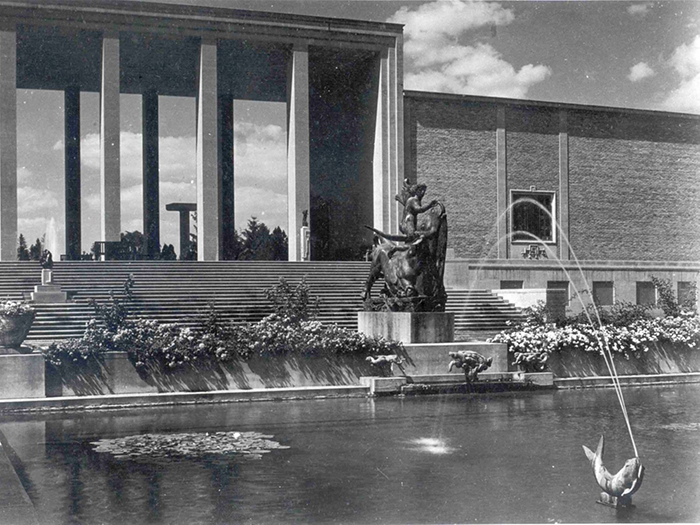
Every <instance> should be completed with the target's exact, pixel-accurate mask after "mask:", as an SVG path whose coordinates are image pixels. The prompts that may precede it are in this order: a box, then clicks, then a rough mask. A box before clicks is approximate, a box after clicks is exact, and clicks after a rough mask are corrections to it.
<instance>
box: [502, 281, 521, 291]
mask: <svg viewBox="0 0 700 525" xmlns="http://www.w3.org/2000/svg"><path fill="white" fill-rule="evenodd" d="M522 287H523V282H522V281H501V290H520V289H521V288H522Z"/></svg>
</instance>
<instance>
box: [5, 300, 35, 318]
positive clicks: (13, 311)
mask: <svg viewBox="0 0 700 525" xmlns="http://www.w3.org/2000/svg"><path fill="white" fill-rule="evenodd" d="M33 311H34V308H32V306H31V305H30V304H27V303H25V302H22V301H5V302H4V303H0V315H3V316H5V317H19V316H20V315H24V314H28V313H30V312H33Z"/></svg>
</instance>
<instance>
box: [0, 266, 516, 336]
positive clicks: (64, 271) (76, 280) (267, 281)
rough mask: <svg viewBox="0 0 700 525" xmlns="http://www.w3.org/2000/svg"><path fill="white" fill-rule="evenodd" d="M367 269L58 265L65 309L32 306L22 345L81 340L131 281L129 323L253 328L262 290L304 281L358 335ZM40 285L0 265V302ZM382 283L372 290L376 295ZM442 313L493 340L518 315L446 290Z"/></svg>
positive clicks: (32, 276) (34, 275) (478, 296)
mask: <svg viewBox="0 0 700 525" xmlns="http://www.w3.org/2000/svg"><path fill="white" fill-rule="evenodd" d="M368 271H369V263H367V262H348V261H344V262H325V261H324V262H321V261H319V262H304V263H293V262H281V261H221V262H189V261H133V262H129V261H108V262H93V261H86V262H78V261H72V262H56V263H55V265H54V269H53V278H54V282H55V283H56V284H59V285H60V286H61V288H62V289H63V291H65V292H67V293H68V297H69V302H67V303H61V304H37V305H36V308H37V316H36V320H35V322H34V325H33V327H32V330H31V332H30V333H29V337H28V340H30V341H31V340H34V341H36V340H51V339H62V338H66V337H79V336H80V335H82V333H83V329H84V327H85V323H86V321H87V320H88V319H89V318H90V317H91V316H92V313H93V310H92V307H91V306H90V304H89V301H90V299H95V300H97V301H98V302H106V301H108V300H109V295H110V291H114V292H115V295H116V296H117V297H121V292H122V289H123V285H124V282H125V281H126V279H127V277H128V276H129V275H132V276H133V279H134V287H133V301H132V302H130V303H129V305H128V308H129V311H130V315H132V316H133V317H142V318H150V319H156V320H158V321H160V322H176V321H177V322H180V323H183V324H190V325H195V324H197V323H198V321H199V320H200V319H202V318H203V316H205V315H206V314H207V312H208V310H209V305H213V306H214V307H215V308H216V311H217V312H218V313H219V315H220V316H221V317H222V318H224V319H228V320H231V321H235V322H244V321H257V320H259V319H261V318H262V317H264V316H265V315H267V314H268V313H270V311H271V310H270V306H269V303H268V301H267V299H266V298H265V294H264V290H265V289H267V288H269V287H271V286H273V285H275V284H277V283H278V282H279V280H280V278H284V279H286V280H287V281H288V282H289V283H290V284H292V285H294V284H296V283H298V282H299V281H300V280H301V279H302V278H305V279H306V282H307V283H308V284H309V286H310V287H311V291H312V293H313V294H314V295H315V296H318V297H319V298H320V300H321V312H320V315H319V320H320V321H322V322H324V323H337V324H338V325H339V326H343V327H347V328H356V326H357V316H356V313H357V312H358V311H359V310H360V309H361V307H362V303H361V300H360V294H361V291H362V289H363V286H364V282H365V279H366V277H367V273H368ZM40 281H41V268H40V266H39V265H38V264H37V263H36V262H32V263H29V262H0V300H6V299H15V300H18V299H28V298H29V294H30V292H31V291H32V290H33V288H34V286H35V285H37V284H39V283H40ZM380 288H381V283H380V282H378V283H376V284H375V287H374V292H375V294H376V293H378V292H379V290H380ZM448 297H449V298H448V303H447V311H452V312H455V330H456V331H457V332H460V331H467V332H482V331H486V332H493V333H495V332H498V331H499V330H501V329H503V328H505V326H506V325H505V323H506V321H507V320H510V319H517V318H518V317H519V315H520V314H519V312H518V310H517V309H516V308H515V307H514V306H513V305H511V304H509V303H507V302H505V301H503V300H502V299H501V298H499V297H497V296H495V295H494V294H492V293H490V292H489V291H486V290H448Z"/></svg>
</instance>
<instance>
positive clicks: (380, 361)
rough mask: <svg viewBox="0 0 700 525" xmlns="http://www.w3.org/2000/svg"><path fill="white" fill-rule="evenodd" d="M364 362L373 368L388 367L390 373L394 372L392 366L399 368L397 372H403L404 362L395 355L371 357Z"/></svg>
mask: <svg viewBox="0 0 700 525" xmlns="http://www.w3.org/2000/svg"><path fill="white" fill-rule="evenodd" d="M365 361H369V363H370V364H371V365H373V366H378V367H387V366H388V367H389V368H390V369H391V371H392V372H393V371H394V365H396V366H398V367H399V370H401V371H402V372H403V367H402V366H401V365H403V364H404V363H405V362H406V360H405V359H404V358H403V357H401V356H398V355H396V354H390V355H378V356H377V357H372V356H367V359H365Z"/></svg>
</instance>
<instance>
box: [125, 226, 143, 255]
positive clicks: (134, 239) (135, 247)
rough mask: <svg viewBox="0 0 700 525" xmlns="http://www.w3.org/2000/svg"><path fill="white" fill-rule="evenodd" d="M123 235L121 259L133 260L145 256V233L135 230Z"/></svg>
mask: <svg viewBox="0 0 700 525" xmlns="http://www.w3.org/2000/svg"><path fill="white" fill-rule="evenodd" d="M120 237H121V239H120V240H121V244H122V246H121V250H120V251H121V256H120V258H121V259H127V260H133V259H143V258H145V247H146V246H145V244H146V243H145V242H144V238H143V234H142V233H141V232H140V231H138V230H134V231H133V232H123V233H121V234H120Z"/></svg>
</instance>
